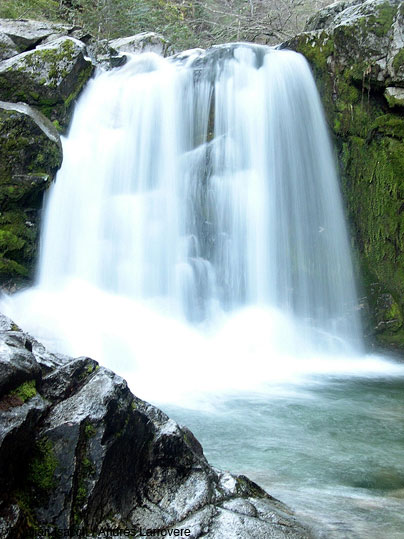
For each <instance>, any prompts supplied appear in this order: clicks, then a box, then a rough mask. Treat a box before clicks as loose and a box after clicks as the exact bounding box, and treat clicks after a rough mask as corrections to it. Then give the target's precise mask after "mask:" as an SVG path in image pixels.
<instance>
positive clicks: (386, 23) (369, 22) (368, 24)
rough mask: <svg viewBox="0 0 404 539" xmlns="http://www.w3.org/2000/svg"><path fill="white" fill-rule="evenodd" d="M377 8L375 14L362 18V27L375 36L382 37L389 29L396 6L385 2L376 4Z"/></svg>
mask: <svg viewBox="0 0 404 539" xmlns="http://www.w3.org/2000/svg"><path fill="white" fill-rule="evenodd" d="M377 10H378V12H377V15H376V16H371V17H367V18H366V19H365V20H364V27H365V30H366V31H368V32H369V31H371V32H373V33H374V34H375V35H376V36H377V37H384V36H386V35H387V34H388V33H389V32H390V30H391V27H392V24H393V20H394V17H395V15H396V13H397V8H396V6H391V5H390V4H389V3H388V2H386V3H384V4H381V5H380V6H378V8H377Z"/></svg>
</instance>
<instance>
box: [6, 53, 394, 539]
mask: <svg viewBox="0 0 404 539" xmlns="http://www.w3.org/2000/svg"><path fill="white" fill-rule="evenodd" d="M63 149H64V161H63V166H62V169H61V170H60V172H59V174H58V177H57V180H56V182H55V184H54V186H53V187H52V189H51V191H50V193H49V196H48V200H47V205H46V211H45V215H44V225H43V231H42V239H41V243H42V249H41V258H40V263H39V272H38V280H37V285H36V286H35V287H34V288H31V289H29V290H27V291H24V292H22V293H20V294H16V295H14V296H13V297H11V298H5V299H3V300H2V304H1V309H2V311H3V312H5V313H6V314H8V315H9V316H11V317H12V318H13V319H14V320H16V321H17V323H19V324H20V325H21V326H22V327H23V328H24V329H25V330H28V331H31V332H32V333H33V334H34V335H36V336H37V337H38V338H39V339H40V340H42V341H43V342H45V343H46V344H47V345H48V347H49V348H51V349H54V350H57V351H61V352H65V353H69V354H71V355H83V354H87V355H90V356H92V357H94V358H96V359H97V360H98V361H99V362H100V363H102V364H103V365H104V366H107V367H110V368H112V369H113V370H115V371H116V372H118V373H119V374H121V375H123V376H125V378H127V380H128V381H129V384H130V386H131V388H132V390H133V391H134V392H135V393H136V394H137V395H138V396H140V397H142V398H146V399H148V400H154V401H155V402H157V403H166V406H169V405H168V404H167V403H168V402H171V403H176V404H178V403H181V404H182V406H188V408H191V409H192V408H195V406H196V409H197V411H195V409H193V410H192V411H191V412H188V411H185V408H181V410H182V412H179V411H178V410H179V409H178V408H176V407H175V405H174V404H172V405H171V406H172V409H171V410H170V413H172V414H173V415H174V417H178V419H179V420H181V421H183V420H186V422H187V424H188V425H189V426H191V427H192V429H194V430H195V433H196V434H197V435H198V436H200V437H201V441H202V442H203V443H204V444H205V447H206V448H207V449H208V455H209V454H210V455H212V458H213V459H214V461H215V462H214V464H218V465H221V466H224V467H227V466H230V465H232V466H233V464H234V468H233V469H234V471H237V472H242V471H246V472H248V473H250V474H252V475H253V476H255V478H256V479H257V480H258V481H259V482H260V483H263V484H264V486H265V485H266V484H268V485H269V488H270V490H271V492H273V493H275V494H277V495H278V496H280V497H281V498H282V499H285V500H286V501H288V503H290V504H291V505H292V506H294V507H295V508H296V509H297V510H299V511H301V512H303V513H305V514H308V513H309V514H310V513H311V514H315V518H316V519H317V520H320V521H321V522H322V526H323V525H324V522H327V525H328V524H329V520H330V518H331V519H332V518H334V519H336V520H337V521H338V522H337V525H336V527H337V533H336V535H333V534H332V533H331V531H332V530H331V531H330V529H329V532H330V533H329V535H328V536H329V537H334V536H335V537H351V535H349V533H345V532H346V529H348V528H344V531H343V533H342V535H341V533H340V530H339V527H340V522H348V521H349V522H351V521H350V520H349V519H350V516H349V515H351V513H355V514H356V516H357V518H359V519H362V520H361V521H360V525H361V526H363V527H364V528H363V529H365V533H364V535H363V537H373V536H375V537H376V536H380V534H379V535H372V533H373V531H374V530H375V529H376V530H377V533H379V531H380V528H379V527H378V526H379V524H380V522H379V521H381V522H382V523H383V526H382V529H383V531H384V532H385V531H386V530H385V527H384V522H385V519H386V515H388V517H387V518H388V519H390V520H391V521H392V522H393V521H394V522H396V521H398V522H399V524H397V525H396V524H395V523H394V524H393V525H392V527H391V528H389V529H390V531H391V537H396V535H394V534H395V531H396V528H397V526H398V527H399V526H400V522H401V521H400V518H401V517H400V516H398V515H400V514H401V513H400V512H399V511H397V510H396V508H395V506H394V504H390V505H389V504H388V503H387V502H385V501H383V505H382V511H381V512H380V511H379V513H378V512H377V511H376V512H375V511H373V512H372V515H369V514H368V513H364V507H366V504H369V500H370V507H373V508H374V507H375V505H374V504H375V503H376V502H375V499H376V500H377V501H378V500H379V498H375V497H374V495H373V493H370V494H369V492H370V491H366V492H365V494H363V496H362V497H360V496H359V498H358V494H357V490H355V491H354V492H353V491H352V489H351V487H350V486H349V485H352V484H362V483H361V481H362V476H363V463H362V462H358V461H357V460H355V459H357V458H358V455H360V454H361V452H362V453H363V452H364V451H366V453H367V458H368V460H369V469H371V470H372V473H374V474H375V477H378V476H377V473H378V472H377V470H378V466H379V467H380V463H381V462H383V463H384V468H383V470H385V469H387V470H390V469H391V468H393V469H394V470H396V471H397V470H398V472H397V473H398V474H401V473H402V475H403V477H404V470H403V469H402V462H401V464H400V463H399V461H398V460H397V457H396V455H397V454H399V453H398V452H396V451H395V449H394V448H395V446H394V443H395V441H394V440H395V439H396V438H397V436H398V438H399V435H397V436H396V438H395V437H394V435H393V434H391V433H394V432H395V429H396V423H395V419H394V418H395V409H396V406H397V399H396V397H394V399H396V400H394V399H393V400H392V399H391V397H386V395H387V394H388V393H386V392H387V391H388V389H389V386H388V385H387V386H386V387H387V389H383V391H385V393H383V396H382V397H381V398H380V400H379V401H375V395H377V394H378V393H377V392H378V391H379V390H380V387H379V386H378V385H377V383H378V381H379V379H380V378H382V379H383V377H386V376H392V375H398V376H402V375H403V368H402V367H401V366H400V365H399V364H396V363H394V362H391V361H388V360H384V359H383V358H380V357H372V356H365V355H364V352H363V349H362V338H361V328H360V322H359V317H358V311H357V308H356V304H357V301H356V293H355V286H354V279H353V271H352V263H351V258H350V253H349V245H348V241H347V233H346V228H345V223H344V216H343V210H342V204H341V199H340V194H339V189H338V182H337V178H336V174H335V169H334V163H333V156H332V150H331V147H330V143H329V139H328V134H327V129H326V125H325V121H324V118H323V115H322V110H321V105H320V102H319V98H318V94H317V91H316V88H315V85H314V82H313V79H312V76H311V73H310V70H309V68H308V66H307V64H306V62H305V60H304V59H303V57H302V56H300V55H298V54H295V53H292V52H288V51H276V50H271V49H269V48H266V47H259V46H250V45H244V44H239V45H232V46H220V47H214V48H213V49H210V50H209V51H207V52H201V51H194V52H191V53H190V54H188V55H186V54H185V55H182V56H179V57H177V58H173V59H162V58H160V57H158V56H156V55H153V54H143V55H141V56H138V57H133V58H131V59H130V60H129V61H128V63H127V64H126V65H125V66H123V67H121V68H119V69H116V70H113V71H109V72H100V73H98V75H97V76H96V78H95V79H93V80H91V81H90V82H89V84H88V86H87V88H86V90H85V91H84V93H83V95H82V96H81V97H80V100H79V102H78V104H77V107H76V110H75V114H74V118H73V123H72V126H71V129H70V132H69V135H68V137H67V138H65V139H64V140H63ZM321 375H325V376H321ZM331 375H332V377H330V376H331ZM338 377H340V378H338ZM364 377H365V378H366V377H367V380H368V381H369V377H372V380H373V381H372V382H367V383H374V384H375V387H374V388H373V386H372V397H371V398H368V394H367V393H366V391H363V390H362V388H361V385H360V384H361V383H362V382H361V381H362V380H363V378H364ZM341 379H342V380H343V381H344V382H343V383H344V386H343V387H344V388H345V389H344V391H346V392H348V393H349V391H350V392H351V393H350V395H351V396H350V397H349V398H350V399H351V400H350V401H349V400H348V401H347V400H344V399H341V397H340V393H339V386H338V383H339V380H341ZM352 380H354V381H352ZM355 380H357V381H358V382H356V381H355ZM375 381H376V382H375ZM356 383H357V384H359V385H358V387H359V389H357V386H355V384H356ZM366 387H368V386H366ZM240 392H242V393H240ZM240 395H243V398H241V397H240ZM219 397H220V398H219ZM355 399H356V400H355ZM351 401H352V402H351ZM370 402H371V404H372V406H373V407H374V409H372V413H371V415H369V417H365V418H362V417H361V418H359V419H357V416H355V415H354V414H353V410H355V411H356V410H360V409H362V408H366V407H368V406H369V403H370ZM212 403H213V404H214V406H216V407H218V409H219V410H222V411H223V410H224V413H223V414H220V413H219V414H217V415H214V413H213V410H214V407H213V406H212ZM198 408H199V410H198ZM198 414H199V415H198ZM203 414H208V416H207V418H206V417H205V416H204V415H203ZM378 414H379V415H378ZM386 414H387V415H388V417H389V418H390V424H389V433H390V434H389V436H390V439H389V442H388V443H389V446H391V447H392V448H393V449H392V452H391V453H388V454H387V453H386V449H385V445H383V440H384V438H383V436H385V432H386V429H385V427H384V425H382V426H380V425H379V424H378V420H377V418H378V417H379V416H380V417H385V415H386ZM338 421H340V422H341V425H342V427H341V428H338V427H336V426H335V425H336V424H338ZM254 425H258V426H259V427H260V429H259V431H257V430H256V429H255V430H254ZM328 425H330V427H328ZM363 425H366V428H367V429H368V431H367V432H368V434H367V435H366V437H365V438H366V440H368V439H373V440H376V441H377V440H381V442H380V444H381V445H380V447H381V448H382V450H381V449H380V448H379V446H378V445H377V444H376V445H374V446H372V448H371V449H370V446H369V444H368V445H367V446H366V448H363V447H362V446H361V445H360V441H358V440H357V438H356V435H357V433H358V432H359V433H361V429H363ZM329 429H331V431H330V432H329ZM351 431H352V432H351ZM317 432H318V437H319V438H318V440H316V436H317V434H316V433H317ZM246 433H247V435H248V437H249V439H250V438H251V439H254V440H255V443H254V444H253V445H251V443H250V444H249V443H247V442H246V441H245V444H244V445H243V444H242V445H241V446H240V440H241V439H244V438H245V436H246ZM248 433H249V434H248ZM347 433H348V434H347ZM274 436H277V437H278V439H277V440H276V441H274V440H275V438H274ZM346 436H348V441H346ZM313 439H315V440H316V442H315V448H314V445H313ZM233 444H236V446H237V447H235V448H233ZM244 446H245V447H246V448H247V450H246V451H247V453H246V454H245V455H244V453H243V451H244V449H243V448H244ZM226 447H227V448H231V449H230V454H231V455H237V456H238V455H241V456H240V457H235V458H239V460H238V461H237V462H235V463H233V461H232V460H231V459H230V457H229V451H228V450H226ZM347 447H348V448H353V449H352V452H351V453H350V452H349V450H348V452H347V449H346V448H347ZM268 452H269V453H268ZM309 454H310V458H309V456H308V455H309ZM223 455H226V458H225V459H224V460H223V458H224V457H223ZM243 455H244V456H243ZM268 455H270V456H271V459H270V461H269V463H268ZM302 455H304V457H302ZM226 459H227V460H226ZM229 459H230V460H229ZM344 459H345V460H347V461H349V464H347V465H346V466H347V469H346V471H345V472H344V473H345V475H344V473H343V474H342V476H341V477H340V476H339V475H338V473H339V470H340V467H341V466H343V465H344V463H345V460H344ZM372 459H373V460H372ZM384 461H386V462H384ZM291 463H293V466H291ZM268 470H271V472H269V471H268ZM383 470H382V472H380V473H381V474H382V476H383V477H386V476H385V475H383V474H384V473H385V472H384V471H383ZM337 472H338V473H337ZM388 473H389V472H388ZM277 474H278V475H277ZM355 474H356V475H355ZM267 476H268V479H267ZM387 477H388V475H387ZM400 477H401V476H400ZM313 478H314V480H316V481H317V483H321V486H322V488H323V490H321V488H320V487H318V486H317V490H313V488H312V483H313ZM316 478H317V479H316ZM347 481H348V483H347ZM349 481H350V483H349ZM355 481H356V483H355ZM362 482H363V481H362ZM386 484H390V483H389V481H388V480H387V483H386ZM347 485H348V486H347ZM352 492H353V493H352ZM308 497H309V498H311V500H312V505H313V507H314V509H312V510H310V505H309V506H308V505H307V499H308ZM355 497H356V498H355ZM352 499H356V500H358V499H359V502H360V503H361V504H362V505H360V507H359V510H357V509H356V508H355V503H356V502H352ZM382 499H383V500H384V498H382ZM325 500H327V503H326V502H325ZM329 500H331V501H329ZM347 500H348V501H347ZM359 502H358V503H359ZM372 504H373V505H372ZM324 506H326V508H325V509H324ZM346 507H348V509H346ZM347 511H348V518H347V516H346V512H347ZM355 511H356V512H355ZM361 511H362V512H361ZM363 514H365V516H363ZM330 515H331V517H330ZM375 515H376V516H375ZM378 515H379V516H378ZM380 515H381V516H380ZM372 519H373V520H372ZM368 521H372V522H373V524H372V526H374V527H373V528H371V532H369V530H370V528H369V523H368ZM350 525H351V524H350ZM331 528H332V526H331ZM361 529H362V528H361ZM372 530H373V531H372ZM352 537H361V535H360V534H359V535H352ZM397 537H399V535H397Z"/></svg>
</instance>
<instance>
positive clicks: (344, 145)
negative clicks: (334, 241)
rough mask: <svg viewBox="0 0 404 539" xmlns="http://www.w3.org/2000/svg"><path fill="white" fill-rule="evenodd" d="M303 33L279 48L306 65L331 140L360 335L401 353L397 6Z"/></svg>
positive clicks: (400, 15) (401, 84)
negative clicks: (358, 298) (356, 284)
mask: <svg viewBox="0 0 404 539" xmlns="http://www.w3.org/2000/svg"><path fill="white" fill-rule="evenodd" d="M308 26H309V28H311V31H309V32H305V33H303V34H300V35H299V36H297V37H296V38H294V39H293V40H291V41H290V42H288V43H287V44H285V46H287V47H288V48H291V49H293V50H296V51H298V52H301V53H302V54H303V55H304V56H305V57H306V58H307V60H308V61H309V62H310V64H311V66H312V69H313V72H314V75H315V78H316V80H317V83H318V87H319V90H320V93H321V96H322V99H323V104H324V108H325V111H326V115H327V118H328V122H329V126H330V129H331V131H332V132H333V135H334V138H335V145H336V148H337V151H338V157H339V163H340V170H341V184H342V185H341V186H342V191H343V195H344V198H345V201H346V207H347V215H348V219H349V223H350V227H351V235H352V244H353V247H354V256H355V259H356V263H357V270H358V276H359V281H360V289H361V291H362V293H363V295H365V298H364V301H363V302H362V305H367V308H366V309H364V311H365V313H367V314H366V315H365V317H364V319H365V320H364V322H365V327H366V331H367V334H368V336H369V337H370V338H371V340H373V342H376V343H379V344H381V345H383V346H387V347H391V348H401V349H402V348H404V326H403V313H404V109H403V107H402V106H401V105H400V104H399V103H397V102H392V100H391V99H389V94H395V95H397V93H401V88H404V71H403V70H404V57H403V49H402V36H403V31H404V4H403V3H402V2H398V1H390V2H380V1H377V0H376V1H373V2H372V1H370V0H368V1H366V2H358V1H356V2H351V3H347V2H343V3H340V4H339V8H338V5H336V4H334V5H333V6H332V7H331V8H329V9H328V13H327V8H326V9H325V10H323V12H320V14H318V15H317V16H316V18H314V19H313V20H312V21H310V22H309V25H308ZM316 26H317V29H314V30H313V27H314V28H316ZM388 89H389V90H388Z"/></svg>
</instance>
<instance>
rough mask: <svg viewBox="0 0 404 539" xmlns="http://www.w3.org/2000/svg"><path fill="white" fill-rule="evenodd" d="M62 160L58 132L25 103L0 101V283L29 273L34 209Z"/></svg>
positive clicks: (36, 216)
mask: <svg viewBox="0 0 404 539" xmlns="http://www.w3.org/2000/svg"><path fill="white" fill-rule="evenodd" d="M61 162H62V149H61V144H60V139H59V135H58V132H57V131H56V129H55V127H54V126H53V125H52V123H51V122H50V121H49V120H48V119H47V118H46V117H44V116H43V115H42V114H41V113H39V112H38V111H35V110H33V109H32V108H31V107H29V106H28V105H26V104H23V103H19V104H15V103H5V102H0V282H1V283H2V285H3V286H7V287H8V288H9V287H10V286H14V285H18V284H21V283H24V282H26V280H27V279H29V278H30V277H31V276H32V273H33V269H34V265H35V261H36V258H37V245H38V225H39V213H40V212H39V210H40V208H41V206H42V200H43V194H44V191H45V189H46V188H47V187H48V185H49V183H50V182H51V180H52V179H53V177H54V174H55V172H56V170H57V169H58V168H59V166H60V164H61Z"/></svg>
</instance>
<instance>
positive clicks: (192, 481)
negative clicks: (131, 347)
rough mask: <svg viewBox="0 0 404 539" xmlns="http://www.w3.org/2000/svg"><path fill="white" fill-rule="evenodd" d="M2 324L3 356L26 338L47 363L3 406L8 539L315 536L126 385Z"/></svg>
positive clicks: (1, 457)
mask: <svg viewBox="0 0 404 539" xmlns="http://www.w3.org/2000/svg"><path fill="white" fill-rule="evenodd" d="M0 322H1V319H0ZM1 324H2V325H1V327H3V328H4V329H3V331H2V332H1V333H0V335H1V336H2V338H3V342H4V343H5V344H4V347H5V348H3V349H2V348H0V355H1V354H6V355H10V354H11V352H10V351H9V350H7V347H8V346H10V347H12V348H13V349H14V350H13V352H12V353H13V354H14V353H15V354H18V353H20V354H22V355H23V356H24V357H25V356H26V355H27V349H26V346H25V345H24V342H25V340H26V339H28V340H29V341H30V343H31V350H32V351H28V352H29V354H31V355H30V359H31V360H32V359H33V358H34V360H35V361H36V362H37V369H38V368H39V377H38V376H37V378H36V381H35V382H36V385H35V388H34V386H33V384H31V386H29V387H30V388H31V392H27V391H26V392H25V396H26V398H25V399H24V401H22V399H21V400H20V402H16V401H15V400H14V401H13V399H12V395H13V390H11V392H10V393H9V394H6V395H3V397H2V399H0V425H1V426H2V427H3V431H2V432H3V433H4V435H3V436H2V437H0V478H1V479H2V481H3V484H4V485H7V489H6V490H5V489H2V491H1V492H0V532H1V533H2V537H4V538H5V539H7V538H12V537H17V536H19V537H22V536H27V535H29V534H31V533H35V531H38V530H39V529H44V528H46V529H47V530H48V531H47V533H48V534H49V535H51V536H52V535H55V536H56V535H57V534H58V533H59V532H60V531H61V530H64V529H67V528H70V530H74V531H75V533H81V535H83V536H86V530H92V531H93V532H94V530H95V533H94V535H92V537H103V536H105V529H107V528H108V529H110V530H111V529H112V530H115V531H116V530H118V529H121V530H123V529H126V530H131V531H130V533H131V535H132V536H134V537H139V536H142V534H143V536H144V534H145V533H146V530H147V529H150V528H151V529H154V530H159V531H160V532H161V531H163V530H166V531H167V533H168V530H172V531H174V530H175V529H179V528H182V529H183V530H185V529H186V530H189V532H188V534H187V536H188V537H191V538H194V539H196V538H198V537H202V536H203V537H207V538H211V539H214V538H217V539H218V538H219V537H226V539H231V538H233V537H234V538H236V537H237V538H241V539H243V538H244V539H247V538H251V537H256V538H261V537H262V538H264V537H265V538H267V537H274V538H286V537H291V538H292V537H293V538H309V537H311V534H310V532H309V531H308V530H306V529H305V528H304V527H303V526H302V525H300V524H299V523H298V522H297V521H296V519H295V518H294V517H293V515H292V514H291V513H290V511H289V510H288V509H287V508H286V507H285V506H284V505H282V504H281V503H280V502H278V501H277V500H275V499H273V498H272V497H271V496H269V495H268V494H267V493H265V492H264V491H263V490H262V489H261V488H260V487H258V485H256V484H254V483H253V482H251V481H250V480H249V479H247V478H246V477H244V476H233V475H231V474H229V473H224V472H220V471H218V470H215V469H213V468H212V467H211V466H210V465H209V464H208V462H207V461H206V458H205V456H204V454H203V450H202V447H201V445H200V444H199V442H198V441H197V440H196V439H195V437H194V436H193V434H192V433H191V432H190V431H189V430H188V429H187V428H185V427H181V426H179V425H178V424H176V423H175V422H174V421H172V420H171V419H169V418H168V417H167V416H166V415H165V414H164V413H163V412H161V411H160V410H158V409H157V408H155V407H154V406H151V405H150V404H148V403H146V402H144V401H142V400H140V399H138V398H136V397H134V396H133V395H132V394H131V393H130V391H129V389H128V387H127V384H126V382H125V381H124V380H123V379H122V378H120V377H119V376H117V375H115V374H114V373H113V372H111V371H109V370H107V369H104V368H102V367H99V365H98V364H97V363H96V362H95V361H93V360H91V359H89V358H77V359H71V358H67V357H65V356H61V355H58V354H51V353H49V352H47V351H46V350H45V349H44V347H43V346H42V345H40V344H39V343H37V342H36V341H35V340H34V339H32V338H30V337H28V336H26V335H25V334H24V333H23V332H22V331H20V330H18V329H15V327H14V326H12V325H11V323H10V322H8V321H7V319H4V320H3V322H2V323H1ZM7 339H14V340H13V342H12V343H11V344H9V343H10V341H8V340H7ZM33 388H34V389H33ZM17 389H18V388H17ZM15 391H16V390H15ZM20 391H21V390H20Z"/></svg>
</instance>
